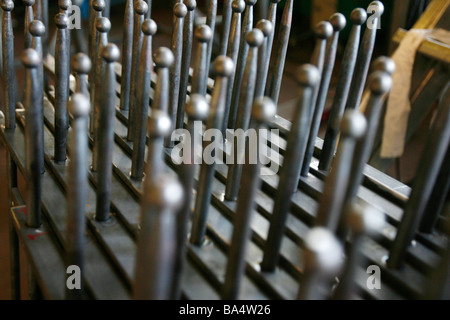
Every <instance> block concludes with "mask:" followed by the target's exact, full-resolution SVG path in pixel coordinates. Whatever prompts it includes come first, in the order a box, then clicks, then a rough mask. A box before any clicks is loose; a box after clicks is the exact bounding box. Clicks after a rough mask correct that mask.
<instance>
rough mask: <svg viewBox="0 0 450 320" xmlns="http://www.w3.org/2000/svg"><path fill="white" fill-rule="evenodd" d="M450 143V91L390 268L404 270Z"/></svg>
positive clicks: (421, 164) (429, 142)
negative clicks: (409, 249)
mask: <svg viewBox="0 0 450 320" xmlns="http://www.w3.org/2000/svg"><path fill="white" fill-rule="evenodd" d="M449 142H450V89H449V87H448V86H447V92H446V93H445V94H444V97H443V99H442V101H441V103H440V105H439V111H438V114H437V115H436V120H435V122H434V125H433V126H432V128H431V131H430V133H429V134H428V137H427V141H426V144H425V149H424V150H423V152H422V156H421V158H420V161H419V165H418V168H420V170H418V172H417V173H416V176H415V178H414V182H413V187H412V191H411V195H410V197H409V200H408V202H407V204H406V207H405V210H404V213H403V216H402V221H401V223H400V226H399V227H398V229H397V236H396V237H395V241H394V243H393V245H392V248H391V250H390V255H389V260H388V261H387V264H388V266H389V267H391V268H400V267H401V266H402V265H403V264H404V261H405V258H406V255H407V251H408V247H409V245H410V243H411V240H412V239H413V238H414V235H415V234H416V231H417V229H418V226H419V223H420V220H421V219H422V217H423V214H424V210H425V208H426V205H427V200H428V199H429V197H430V195H431V193H432V191H433V186H434V184H435V182H436V178H437V176H438V174H439V169H440V167H441V165H442V161H443V160H444V157H445V154H446V152H447V148H448V145H449Z"/></svg>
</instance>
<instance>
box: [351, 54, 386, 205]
mask: <svg viewBox="0 0 450 320" xmlns="http://www.w3.org/2000/svg"><path fill="white" fill-rule="evenodd" d="M388 59H389V58H388ZM392 63H393V61H392ZM368 83H369V89H370V98H369V102H368V103H367V107H366V110H365V111H364V116H365V117H366V119H367V124H368V127H367V131H366V133H365V134H364V135H363V137H362V138H361V140H359V141H358V143H357V144H356V147H355V154H354V156H353V159H352V161H351V174H350V177H349V182H348V187H347V194H346V203H347V204H351V203H353V201H355V199H356V196H357V194H358V189H359V187H360V186H361V184H362V181H363V178H364V166H365V165H366V163H367V162H368V161H369V158H370V154H371V152H372V148H373V144H374V140H375V135H376V133H377V130H378V127H379V122H380V117H381V113H382V108H383V103H384V99H383V96H384V95H385V94H387V93H388V92H389V91H390V90H391V87H392V78H391V76H390V75H389V74H388V73H387V72H385V71H376V72H374V73H372V74H371V75H370V77H369V79H368Z"/></svg>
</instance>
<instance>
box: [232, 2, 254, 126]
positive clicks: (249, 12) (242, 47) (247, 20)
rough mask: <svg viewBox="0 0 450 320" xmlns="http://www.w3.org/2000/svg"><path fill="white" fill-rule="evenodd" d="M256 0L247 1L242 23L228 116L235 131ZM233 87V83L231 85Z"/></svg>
mask: <svg viewBox="0 0 450 320" xmlns="http://www.w3.org/2000/svg"><path fill="white" fill-rule="evenodd" d="M255 3H256V0H246V1H245V13H244V19H243V21H242V32H241V37H240V44H239V54H238V56H237V61H236V68H235V71H234V74H235V76H234V82H233V93H232V95H231V101H230V110H229V114H228V128H231V129H234V126H235V124H236V116H237V109H238V107H239V97H240V95H241V85H242V78H243V76H244V71H245V62H246V59H247V56H248V50H249V47H248V44H247V41H246V36H247V33H248V32H250V31H251V30H252V29H253V6H254V5H255ZM230 85H231V83H230Z"/></svg>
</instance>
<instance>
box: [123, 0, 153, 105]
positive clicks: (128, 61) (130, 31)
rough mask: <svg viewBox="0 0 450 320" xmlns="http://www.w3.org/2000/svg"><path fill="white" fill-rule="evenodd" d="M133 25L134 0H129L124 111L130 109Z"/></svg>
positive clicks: (125, 48)
mask: <svg viewBox="0 0 450 320" xmlns="http://www.w3.org/2000/svg"><path fill="white" fill-rule="evenodd" d="M149 11H150V10H149ZM133 25H134V9H133V0H127V4H126V5H125V15H124V18H123V36H122V41H123V43H122V73H121V77H120V110H122V111H128V109H129V107H130V88H131V66H132V65H131V63H132V58H131V57H132V55H133Z"/></svg>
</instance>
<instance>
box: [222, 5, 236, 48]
mask: <svg viewBox="0 0 450 320" xmlns="http://www.w3.org/2000/svg"><path fill="white" fill-rule="evenodd" d="M232 2H234V0H224V1H223V7H222V34H221V37H220V49H219V55H221V56H224V55H226V54H227V47H228V39H229V34H230V30H233V28H231V29H230V25H231V15H232V12H231V3H232Z"/></svg>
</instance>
